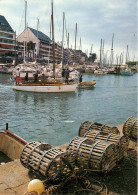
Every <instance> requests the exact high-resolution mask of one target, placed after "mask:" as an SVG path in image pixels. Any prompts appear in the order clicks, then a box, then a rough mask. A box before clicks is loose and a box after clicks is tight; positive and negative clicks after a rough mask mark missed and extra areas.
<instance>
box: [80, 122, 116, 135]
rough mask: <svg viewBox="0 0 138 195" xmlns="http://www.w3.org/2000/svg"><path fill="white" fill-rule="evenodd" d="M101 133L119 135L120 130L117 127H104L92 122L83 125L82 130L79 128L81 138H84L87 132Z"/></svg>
mask: <svg viewBox="0 0 138 195" xmlns="http://www.w3.org/2000/svg"><path fill="white" fill-rule="evenodd" d="M89 130H91V131H93V130H96V131H101V132H104V133H114V134H119V130H118V128H117V127H112V126H109V125H104V124H100V123H96V122H92V121H85V122H84V123H82V124H81V126H80V128H79V133H78V134H79V136H80V137H83V136H84V134H85V133H86V131H89Z"/></svg>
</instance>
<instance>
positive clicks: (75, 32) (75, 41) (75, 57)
mask: <svg viewBox="0 0 138 195" xmlns="http://www.w3.org/2000/svg"><path fill="white" fill-rule="evenodd" d="M76 36H77V23H76V30H75V51H74V63H75V58H76Z"/></svg>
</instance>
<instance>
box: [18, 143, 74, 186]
mask: <svg viewBox="0 0 138 195" xmlns="http://www.w3.org/2000/svg"><path fill="white" fill-rule="evenodd" d="M66 158H67V152H65V151H63V150H60V149H57V148H56V147H53V146H51V145H49V144H46V143H43V142H31V143H29V144H27V145H26V146H25V147H24V148H23V151H22V154H21V156H20V161H21V163H22V165H23V166H24V167H26V168H28V169H29V170H32V171H34V172H35V173H37V174H40V175H41V176H44V177H46V178H47V179H49V180H51V181H53V182H57V181H60V180H64V179H65V178H66V177H68V176H69V175H70V172H71V170H70V169H69V167H68V165H67V164H66V163H65V160H62V159H66Z"/></svg>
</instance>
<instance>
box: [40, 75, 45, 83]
mask: <svg viewBox="0 0 138 195" xmlns="http://www.w3.org/2000/svg"><path fill="white" fill-rule="evenodd" d="M45 80H46V78H45V75H44V74H42V76H41V82H45Z"/></svg>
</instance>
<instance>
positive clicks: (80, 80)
mask: <svg viewBox="0 0 138 195" xmlns="http://www.w3.org/2000/svg"><path fill="white" fill-rule="evenodd" d="M81 82H82V75H80V77H79V83H80V84H81Z"/></svg>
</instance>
